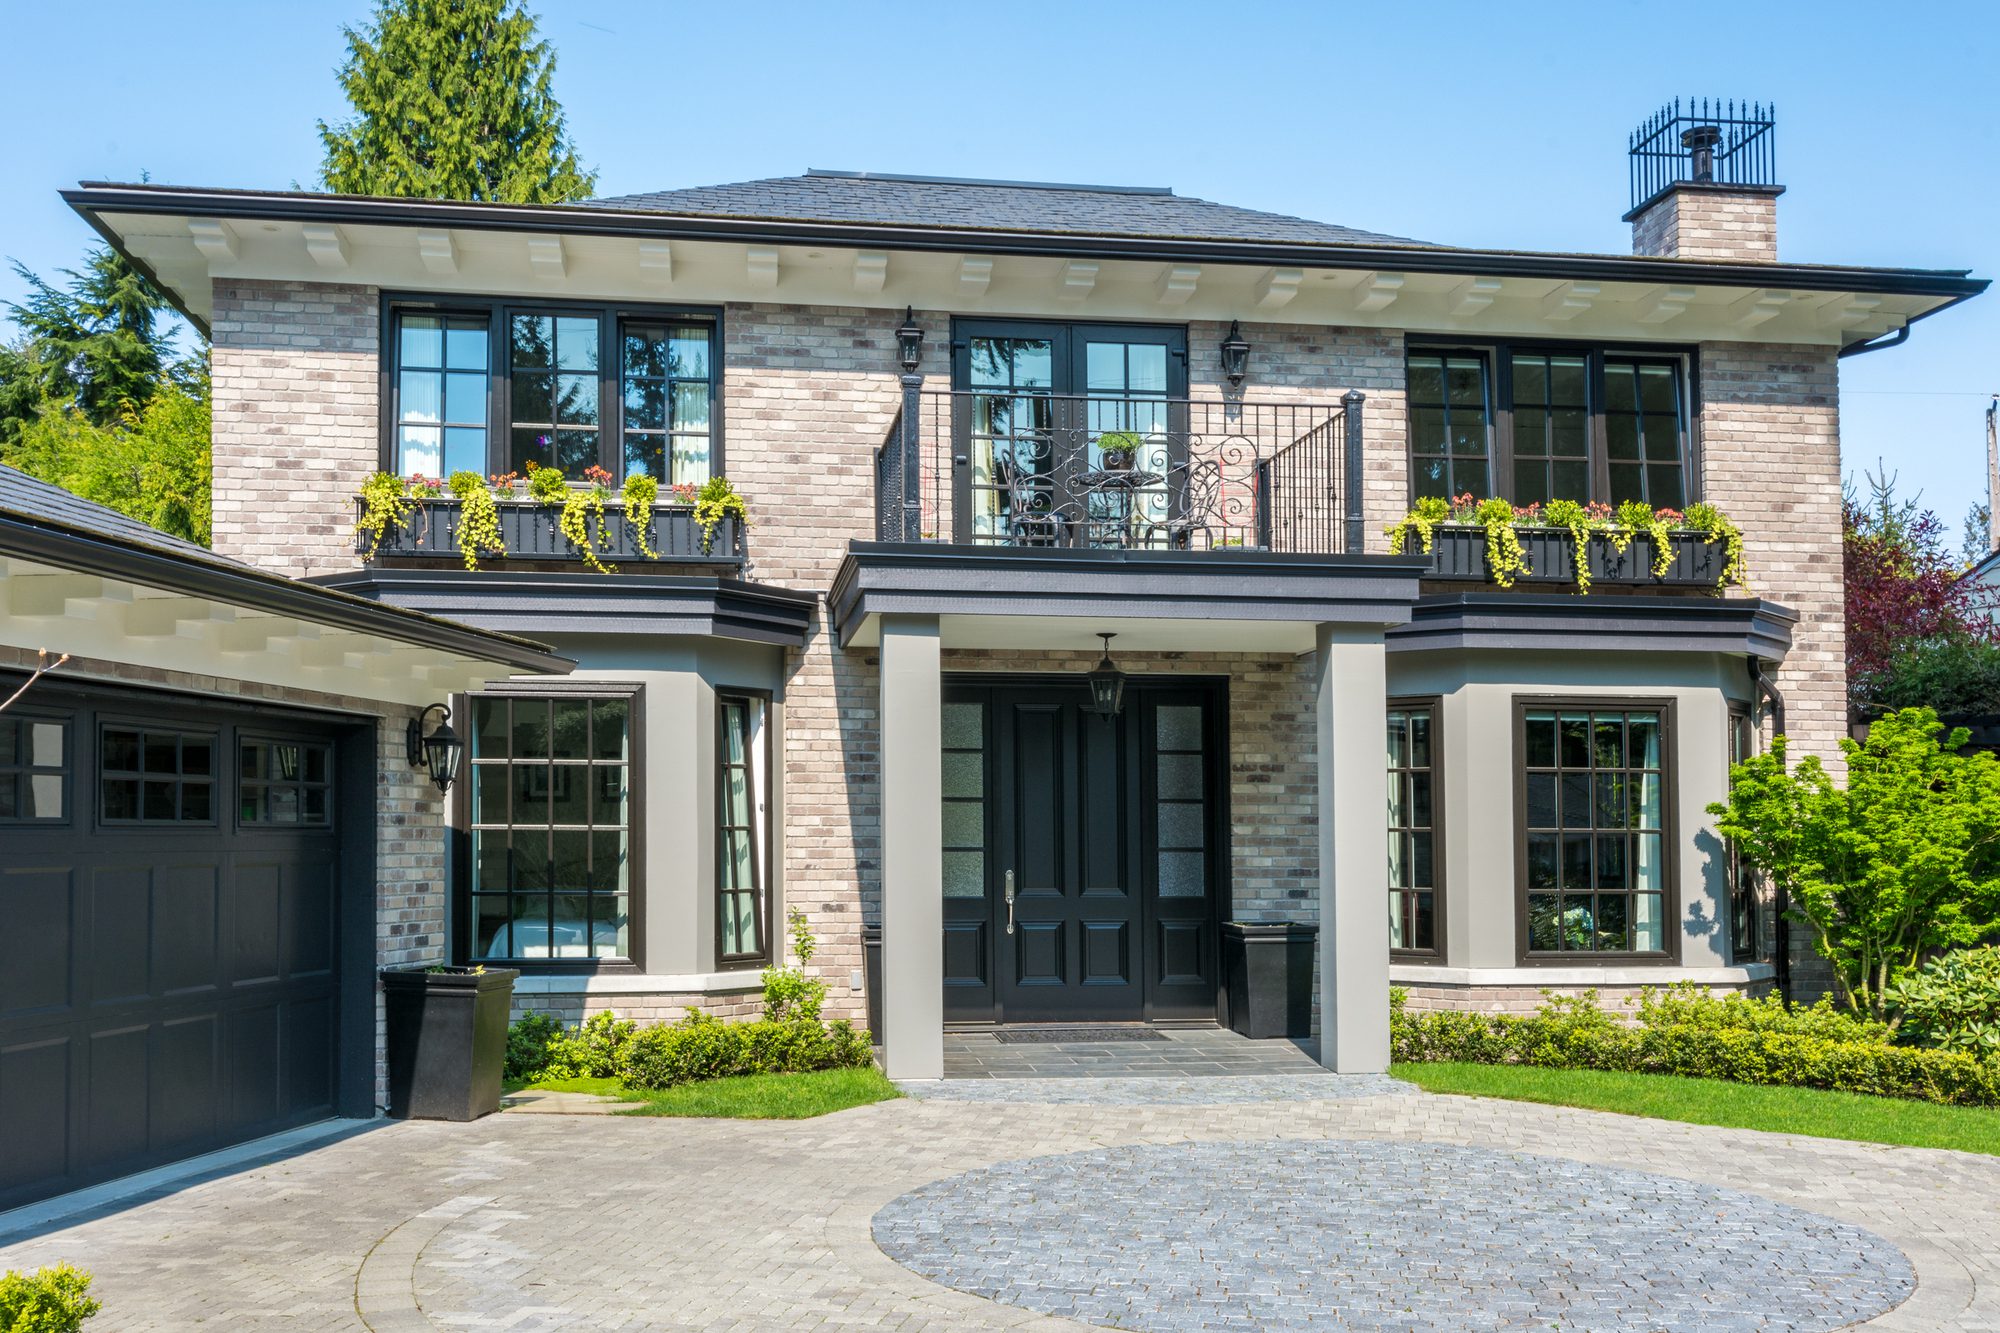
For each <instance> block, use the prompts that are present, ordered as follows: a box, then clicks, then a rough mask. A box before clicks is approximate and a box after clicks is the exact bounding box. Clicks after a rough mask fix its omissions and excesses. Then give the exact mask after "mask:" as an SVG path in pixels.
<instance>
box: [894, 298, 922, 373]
mask: <svg viewBox="0 0 2000 1333" xmlns="http://www.w3.org/2000/svg"><path fill="white" fill-rule="evenodd" d="M896 355H897V357H898V359H899V360H901V361H902V363H903V373H905V374H907V375H914V374H916V373H917V366H918V364H919V363H920V362H922V361H923V359H924V330H923V327H922V326H921V325H919V324H918V323H917V312H916V308H915V307H914V306H906V307H904V309H903V322H902V324H900V325H899V326H897V329H896Z"/></svg>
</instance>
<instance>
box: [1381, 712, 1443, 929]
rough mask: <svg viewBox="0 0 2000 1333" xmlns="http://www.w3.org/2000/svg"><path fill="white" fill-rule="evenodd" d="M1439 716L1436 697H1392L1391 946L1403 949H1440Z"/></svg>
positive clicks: (1441, 866) (1390, 814) (1390, 774)
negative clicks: (1400, 698) (1424, 698)
mask: <svg viewBox="0 0 2000 1333" xmlns="http://www.w3.org/2000/svg"><path fill="white" fill-rule="evenodd" d="M1437 715H1438V708H1437V703H1436V701H1435V700H1423V701H1416V700H1394V699H1392V700H1390V702H1389V737H1388V739H1389V756H1388V757H1389V947H1390V948H1391V949H1392V950H1394V951H1395V952H1397V953H1399V954H1430V955H1435V954H1437V953H1438V951H1439V948H1438V945H1439V939H1438V935H1439V932H1438V901H1439V898H1440V897H1441V896H1442V894H1441V888H1442V885H1443V879H1444V865H1443V860H1444V858H1443V855H1442V852H1443V848H1442V845H1441V840H1440V839H1439V837H1438V827H1439V824H1440V822H1441V821H1440V820H1439V819H1438V805H1439V792H1438V789H1437V780H1436V778H1437Z"/></svg>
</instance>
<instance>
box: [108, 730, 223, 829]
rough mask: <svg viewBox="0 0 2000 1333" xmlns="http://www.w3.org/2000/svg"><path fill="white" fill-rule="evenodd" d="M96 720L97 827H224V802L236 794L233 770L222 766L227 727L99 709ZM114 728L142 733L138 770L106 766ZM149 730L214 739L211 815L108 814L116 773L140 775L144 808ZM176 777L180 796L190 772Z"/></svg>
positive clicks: (174, 779) (175, 780)
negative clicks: (107, 736)
mask: <svg viewBox="0 0 2000 1333" xmlns="http://www.w3.org/2000/svg"><path fill="white" fill-rule="evenodd" d="M95 722H96V725H95V728H94V730H93V735H92V741H93V744H94V745H95V747H96V748H95V751H94V753H93V754H92V756H91V772H92V773H93V774H94V776H95V781H94V790H93V791H92V793H91V805H90V815H91V826H92V827H93V828H97V829H104V830H109V829H133V828H148V829H158V830H161V831H171V830H175V829H180V830H185V831H187V832H190V833H199V832H203V831H206V830H211V829H221V828H222V827H223V819H222V805H223V802H225V801H227V800H229V799H231V798H232V797H233V796H234V794H235V787H234V783H233V781H232V779H231V777H230V775H229V773H228V772H227V771H225V770H224V769H223V767H222V766H223V764H224V763H226V762H227V756H226V755H224V753H223V745H222V738H223V735H224V733H225V731H226V730H227V729H226V728H224V727H222V726H219V725H216V724H214V723H208V722H196V721H187V722H176V721H173V720H172V719H157V720H156V719H147V718H141V717H139V716H137V715H134V714H122V713H113V712H109V711H104V712H99V713H98V714H97V716H96V719H95ZM112 730H116V731H136V732H138V733H139V736H140V741H139V748H140V755H139V762H140V765H141V767H140V768H139V770H138V771H137V772H136V773H135V772H133V771H132V770H129V769H115V770H111V769H106V767H105V765H104V733H105V732H106V731H112ZM149 731H150V732H158V733H166V732H172V733H173V734H174V735H176V736H180V737H183V738H185V737H195V738H198V739H206V740H207V741H209V742H210V749H211V752H212V755H213V757H212V759H211V760H210V763H211V765H212V768H211V770H210V772H209V774H208V778H207V782H208V791H209V797H208V800H209V804H208V818H207V819H144V818H140V819H110V818H107V817H106V816H105V813H104V784H105V782H106V781H107V780H109V779H110V778H112V777H116V778H121V779H123V778H128V777H136V778H137V779H138V781H139V784H140V786H139V800H140V808H141V809H143V808H144V803H145V793H146V789H145V782H146V776H145V768H144V765H145V745H146V742H145V736H146V733H147V732H149ZM195 780H196V781H197V782H199V781H202V779H201V778H200V777H197V778H196V779H195ZM173 781H174V785H175V788H176V791H175V795H176V796H177V797H178V795H179V787H180V785H181V784H182V783H183V782H185V781H186V775H185V774H182V773H178V772H176V773H175V774H174V778H173Z"/></svg>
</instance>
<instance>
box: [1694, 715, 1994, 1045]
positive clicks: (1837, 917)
mask: <svg viewBox="0 0 2000 1333" xmlns="http://www.w3.org/2000/svg"><path fill="white" fill-rule="evenodd" d="M1967 738H1968V733H1967V732H1966V730H1965V729H1964V728H1963V727H1960V728H1957V729H1956V730H1954V731H1952V732H1951V733H1950V734H1949V735H1946V734H1945V731H1944V727H1943V725H1942V724H1941V723H1939V722H1938V720H1937V714H1935V713H1934V712H1932V711H1931V710H1930V709H1928V708H1908V709H1904V710H1902V711H1900V712H1896V713H1890V714H1888V715H1886V716H1884V717H1882V718H1881V719H1879V720H1877V721H1876V722H1874V723H1872V724H1871V725H1870V726H1869V728H1868V739H1867V740H1866V741H1865V742H1862V743H1857V742H1855V741H1852V740H1847V739H1843V740H1842V741H1841V742H1840V748H1841V752H1842V754H1843V755H1844V756H1845V757H1846V761H1847V783H1846V786H1845V787H1839V786H1836V785H1835V784H1834V781H1833V779H1832V777H1831V776H1830V775H1829V774H1828V773H1827V772H1826V769H1825V767H1824V766H1823V765H1822V764H1821V763H1820V761H1819V758H1818V756H1816V755H1808V756H1806V757H1805V758H1804V759H1802V760H1800V761H1799V763H1798V764H1797V766H1796V767H1794V766H1791V765H1790V764H1789V763H1788V762H1787V760H1788V754H1787V746H1786V742H1785V738H1784V737H1783V736H1779V737H1777V738H1776V739H1775V740H1774V741H1773V742H1772V745H1771V749H1770V751H1769V753H1766V754H1761V755H1755V756H1752V757H1751V758H1750V759H1748V760H1745V761H1744V762H1743V763H1741V764H1737V765H1735V766H1734V767H1732V768H1731V769H1730V771H1729V800H1728V802H1727V803H1726V804H1716V805H1711V806H1709V807H1708V812H1709V813H1710V814H1711V815H1714V816H1715V817H1716V824H1715V828H1716V832H1717V833H1719V834H1720V835H1721V836H1722V837H1724V838H1729V839H1733V840H1734V841H1735V842H1736V844H1737V846H1738V848H1739V851H1740V854H1741V855H1742V857H1743V859H1744V860H1745V861H1747V862H1748V863H1749V864H1750V865H1752V866H1754V867H1756V868H1757V869H1758V870H1761V871H1763V872H1764V873H1765V874H1766V875H1768V876H1769V877H1770V878H1771V880H1772V882H1773V884H1775V885H1777V886H1779V888H1780V889H1781V890H1782V891H1784V892H1785V893H1786V894H1787V895H1788V896H1789V898H1790V900H1791V901H1792V902H1793V903H1794V904H1795V905H1796V912H1795V916H1796V918H1797V919H1798V920H1800V921H1801V922H1803V923H1805V924H1806V925H1807V926H1809V927H1810V928H1811V929H1812V931H1813V936H1814V941H1813V942H1814V946H1815V947H1816V948H1817V949H1818V951H1819V954H1820V956H1821V957H1822V958H1824V959H1826V960H1827V962H1828V963H1830V964H1832V966H1833V971H1834V981H1835V985H1836V987H1837V994H1838V995H1839V997H1840V1000H1841V1002H1842V1003H1843V1004H1844V1005H1846V1006H1847V1007H1848V1008H1849V1009H1851V1010H1853V1011H1854V1012H1856V1013H1863V1014H1866V1015H1867V1016H1868V1017H1870V1018H1873V1019H1877V1020H1881V1021H1887V1022H1890V1023H1894V1022H1896V1021H1897V1019H1896V1017H1895V1016H1894V1015H1892V1014H1891V1012H1890V1011H1889V1008H1888V1003H1887V996H1888V990H1889V986H1890V984H1891V983H1892V982H1894V981H1895V980H1896V979H1897V977H1898V976H1899V975H1901V974H1902V973H1904V972H1906V971H1909V970H1910V969H1913V968H1915V967H1916V966H1917V965H1918V964H1919V963H1921V962H1922V961H1923V960H1924V959H1925V958H1927V957H1929V956H1930V955H1932V954H1934V953H1936V952H1938V951H1940V950H1943V949H1951V948H1963V947H1966V946H1970V945H1974V944H1978V943H1979V942H1980V941H1981V940H1983V939H1985V938H1987V937H1989V936H1990V935H1991V934H1992V933H1993V932H1994V931H1995V930H1996V929H2000V761H1996V760H1995V758H1994V757H1993V756H1992V755H1990V754H1972V755H1967V754H1963V753H1961V752H1960V751H1961V748H1962V747H1963V746H1964V744H1965V742H1966V740H1967Z"/></svg>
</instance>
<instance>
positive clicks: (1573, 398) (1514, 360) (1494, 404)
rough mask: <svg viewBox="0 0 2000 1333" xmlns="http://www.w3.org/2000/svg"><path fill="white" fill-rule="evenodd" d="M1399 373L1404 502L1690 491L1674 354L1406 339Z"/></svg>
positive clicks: (1687, 439)
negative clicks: (1404, 431)
mask: <svg viewBox="0 0 2000 1333" xmlns="http://www.w3.org/2000/svg"><path fill="white" fill-rule="evenodd" d="M1407 369H1408V381H1407V383H1408V397H1409V442H1410V444H1409V447H1410V454H1409V457H1410V498H1411V499H1412V500H1416V499H1422V498H1424V497H1427V496H1439V497H1444V498H1447V499H1448V498H1451V497H1454V496H1458V495H1463V494H1467V493H1470V494H1472V495H1474V496H1477V497H1479V498H1481V499H1484V498H1486V497H1487V496H1494V495H1497V496H1501V497H1503V498H1505V499H1508V500H1511V501H1513V502H1514V503H1515V504H1516V505H1522V506H1526V505H1530V504H1542V505H1546V504H1547V503H1548V502H1549V501H1551V500H1575V501H1577V502H1579V503H1584V504H1588V503H1591V502H1601V503H1605V504H1611V505H1617V504H1619V503H1621V502H1623V501H1626V500H1639V501H1643V502H1645V503H1646V504H1649V505H1652V506H1653V507H1654V508H1656V509H1684V508H1686V507H1687V505H1688V503H1689V502H1690V501H1692V500H1694V499H1696V498H1697V496H1696V493H1695V491H1696V488H1695V484H1694V480H1693V479H1694V476H1695V470H1694V467H1693V463H1692V452H1693V445H1692V440H1693V431H1692V429H1691V425H1690V411H1689V408H1688V403H1689V396H1688V358H1687V357H1686V356H1685V355H1684V354H1682V353H1679V352H1673V351H1660V352H1654V351H1639V350H1632V351H1626V350H1620V349H1615V348H1603V347H1550V346H1545V345H1530V344H1520V345H1514V344H1508V343H1488V344H1480V345H1476V346H1463V347H1462V346H1459V345H1456V344H1451V345H1444V344H1439V345H1431V344H1428V343H1423V342H1413V343H1412V345H1411V348H1410V353H1409V358H1408V363H1407Z"/></svg>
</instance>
